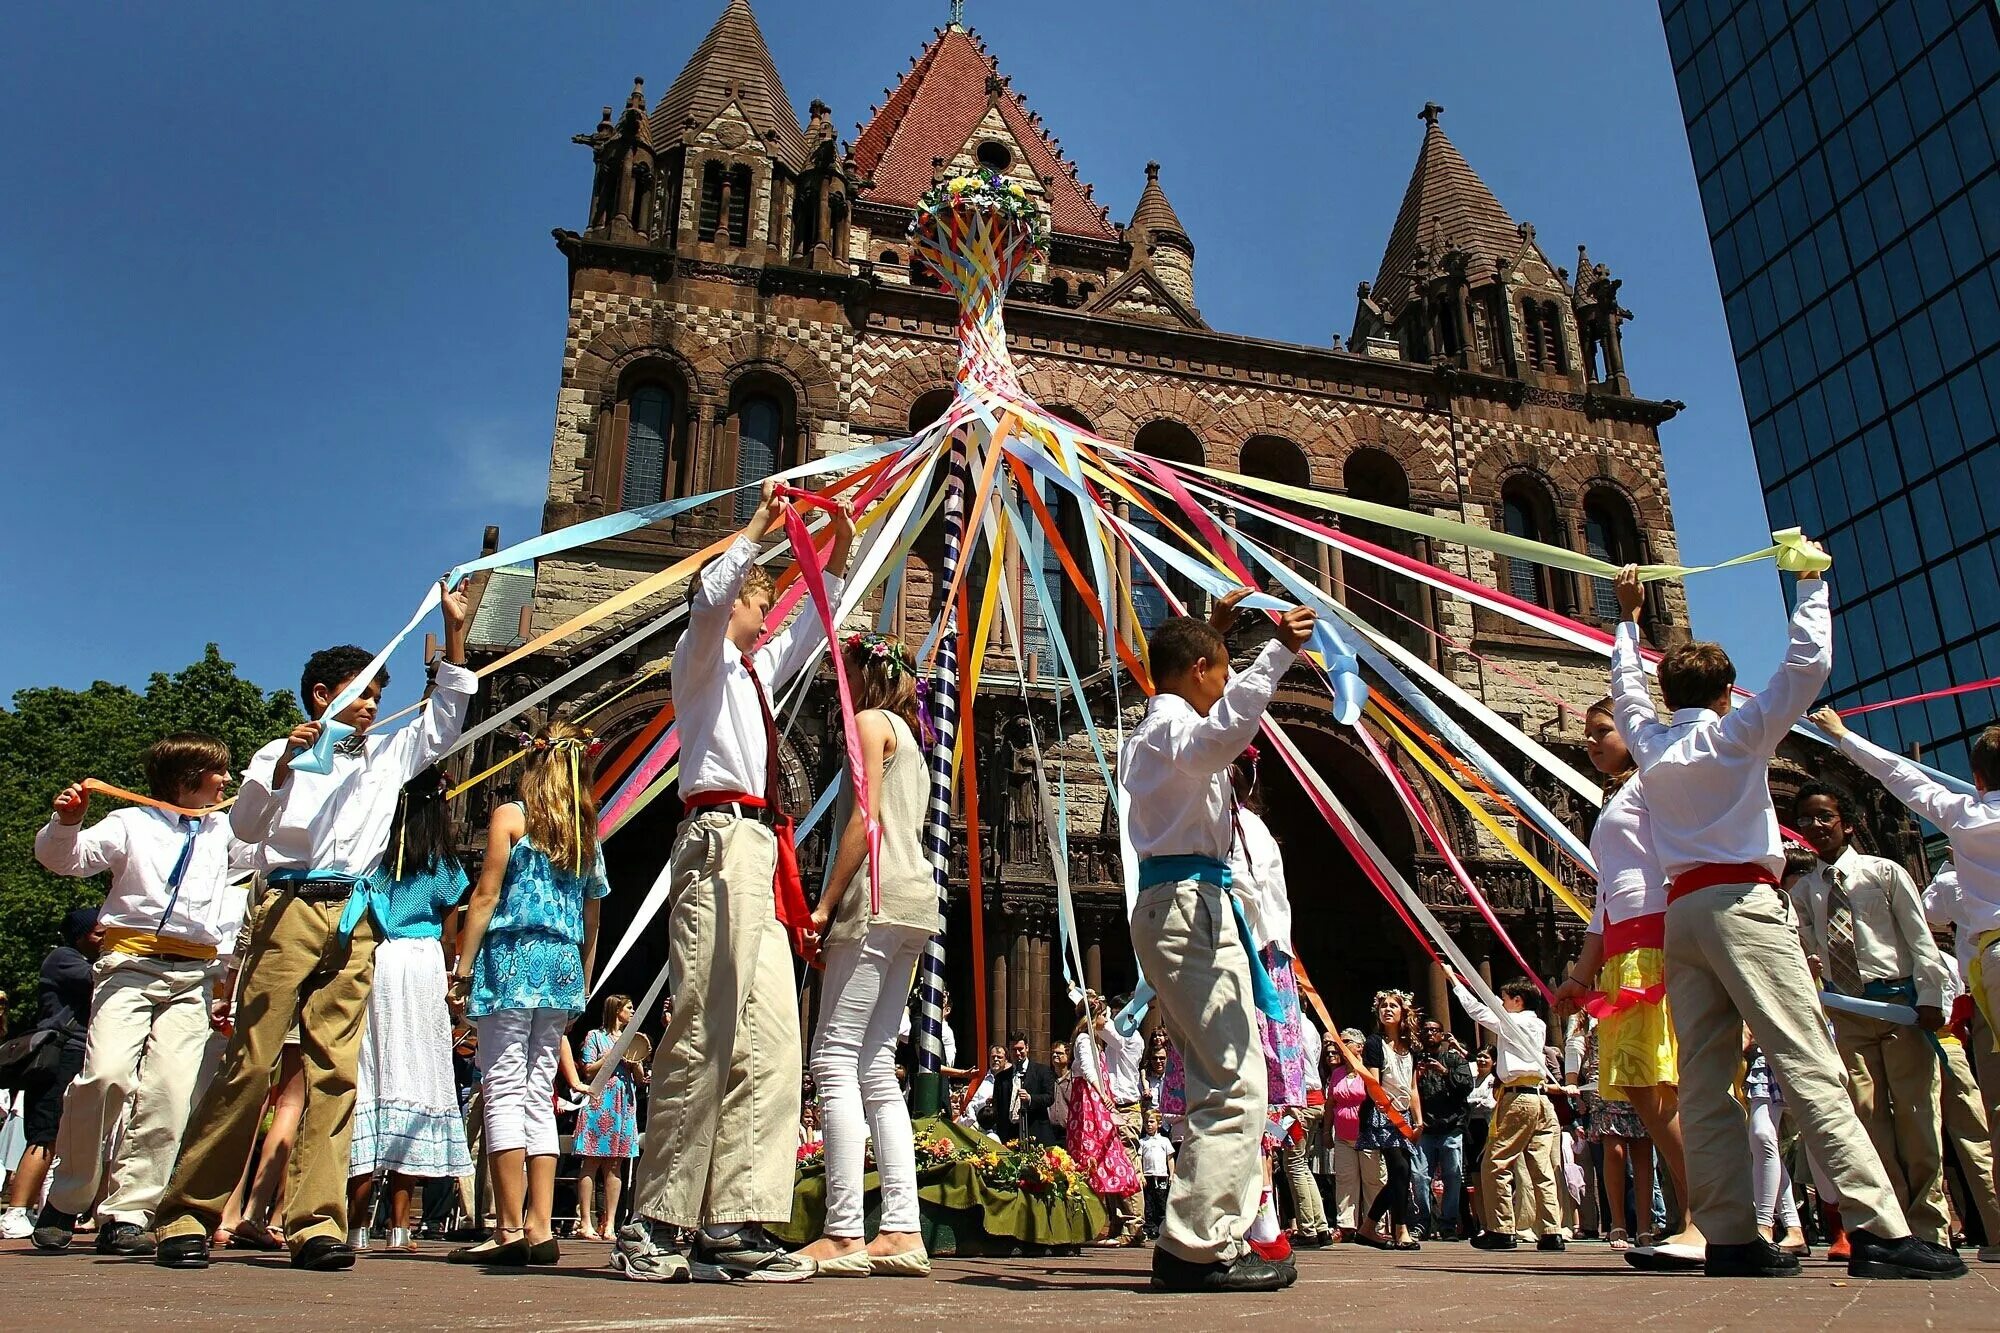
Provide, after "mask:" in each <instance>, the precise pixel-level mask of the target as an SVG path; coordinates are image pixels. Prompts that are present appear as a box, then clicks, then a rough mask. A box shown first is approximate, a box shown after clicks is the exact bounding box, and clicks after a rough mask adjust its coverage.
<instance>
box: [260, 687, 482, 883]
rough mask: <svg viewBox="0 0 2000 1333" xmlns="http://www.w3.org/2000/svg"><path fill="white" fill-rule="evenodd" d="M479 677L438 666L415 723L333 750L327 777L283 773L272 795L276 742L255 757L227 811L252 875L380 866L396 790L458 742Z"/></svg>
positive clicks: (359, 874) (357, 872) (356, 872)
mask: <svg viewBox="0 0 2000 1333" xmlns="http://www.w3.org/2000/svg"><path fill="white" fill-rule="evenodd" d="M478 688H479V677H477V676H475V675H473V674H472V672H470V671H468V670H466V669H465V668H464V667H462V666H456V665H454V664H453V663H450V662H440V663H438V668H437V679H436V680H435V682H434V683H433V686H432V689H431V697H430V698H429V699H428V700H426V701H425V703H424V707H423V711H422V712H421V713H419V714H418V715H417V720H416V721H414V722H412V723H411V724H410V725H409V726H407V727H404V728H403V729H402V730H401V731H396V732H391V733H389V734H388V735H382V736H378V735H373V734H370V735H368V736H366V737H364V738H363V740H362V744H361V752H360V753H359V754H348V753H344V752H343V751H342V750H341V749H340V748H339V747H335V749H334V754H333V767H332V771H331V772H327V773H301V772H299V771H298V770H297V769H290V770H287V773H288V776H287V780H286V782H285V785H284V786H283V787H281V788H278V789H277V790H275V791H273V790H272V788H271V776H272V773H273V772H274V770H275V769H276V768H277V764H278V756H279V755H281V754H283V753H284V752H285V745H286V742H285V741H284V740H283V739H282V738H281V739H279V740H275V741H272V742H271V743H270V744H269V745H266V746H265V747H264V748H263V749H261V750H259V751H257V753H256V755H255V756H254V757H253V758H252V759H251V760H250V767H249V768H248V769H247V770H245V772H244V774H243V787H242V790H240V791H239V792H237V794H236V804H235V805H234V806H232V807H230V811H229V826H230V827H231V828H232V829H234V830H235V831H236V836H237V837H239V838H241V839H242V840H243V841H245V842H248V843H255V844H257V857H256V864H257V868H258V869H259V870H261V871H263V872H265V873H266V874H268V873H270V872H271V871H273V870H326V871H332V872H335V873H338V874H342V875H351V876H353V877H354V878H355V879H361V878H363V877H365V876H366V875H368V874H369V873H370V872H372V871H373V870H374V869H375V868H376V867H377V866H379V865H381V864H382V854H383V853H384V852H385V851H386V850H387V849H388V846H389V833H390V830H391V829H392V828H394V826H395V823H396V801H397V798H398V797H400V796H401V795H402V791H403V784H404V783H406V782H408V781H409V780H410V779H411V778H413V777H415V776H416V775H417V774H419V773H421V772H422V771H423V770H424V769H425V768H427V767H429V766H430V765H431V764H432V763H434V762H436V760H437V758H438V756H439V755H441V754H443V753H444V752H445V751H446V750H448V749H450V748H451V746H452V744H453V742H455V741H457V740H458V733H459V730H460V729H461V728H462V727H463V726H464V725H465V705H466V702H467V701H468V700H470V699H471V698H472V693H473V691H474V690H476V689H478Z"/></svg>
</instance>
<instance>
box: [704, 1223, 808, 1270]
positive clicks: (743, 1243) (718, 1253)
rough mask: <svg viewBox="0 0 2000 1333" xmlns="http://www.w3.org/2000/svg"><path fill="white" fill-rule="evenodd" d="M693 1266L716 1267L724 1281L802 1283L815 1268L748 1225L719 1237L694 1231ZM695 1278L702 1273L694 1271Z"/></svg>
mask: <svg viewBox="0 0 2000 1333" xmlns="http://www.w3.org/2000/svg"><path fill="white" fill-rule="evenodd" d="M696 1265H706V1266H709V1267H712V1268H714V1269H716V1270H718V1271H719V1272H721V1273H722V1274H723V1275H724V1276H723V1277H722V1278H721V1280H722V1281H725V1282H804V1281H805V1280H806V1279H807V1278H810V1277H811V1276H812V1275H813V1273H814V1271H815V1269H816V1267H817V1265H815V1264H814V1263H813V1261H812V1260H810V1259H808V1258H806V1257H805V1256H804V1255H799V1254H794V1253H792V1252H791V1251H790V1250H788V1249H786V1248H785V1247H784V1246H783V1245H781V1244H779V1243H778V1241H776V1240H775V1239H773V1238H772V1237H771V1236H770V1234H769V1233H767V1232H766V1231H765V1230H764V1228H762V1227H760V1226H754V1225H749V1224H746V1225H744V1226H742V1227H739V1228H738V1229H737V1230H736V1231H734V1232H732V1233H731V1234H729V1235H727V1236H724V1237H723V1238H722V1239H720V1240H717V1239H715V1238H714V1237H712V1236H710V1235H709V1234H708V1233H707V1232H706V1231H697V1232H695V1233H694V1254H693V1262H692V1263H691V1264H690V1265H689V1266H690V1267H691V1268H693V1267H695V1266H696ZM695 1277H696V1278H697V1279H701V1274H700V1273H699V1272H698V1271H697V1272H696V1273H695ZM706 1280H709V1281H713V1280H715V1279H712V1278H711V1279H706Z"/></svg>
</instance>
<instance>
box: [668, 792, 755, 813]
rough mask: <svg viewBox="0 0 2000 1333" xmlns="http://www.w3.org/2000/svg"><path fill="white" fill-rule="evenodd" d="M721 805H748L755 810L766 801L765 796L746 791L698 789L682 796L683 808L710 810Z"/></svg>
mask: <svg viewBox="0 0 2000 1333" xmlns="http://www.w3.org/2000/svg"><path fill="white" fill-rule="evenodd" d="M719 805H747V806H749V807H750V808H752V809H753V810H762V809H763V808H764V807H765V805H766V802H765V800H764V798H763V797H761V796H752V795H751V794H750V793H749V792H744V791H698V792H696V793H695V794H694V795H692V796H685V797H682V798H681V809H683V810H709V809H713V808H714V807H716V806H719Z"/></svg>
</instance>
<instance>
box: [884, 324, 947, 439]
mask: <svg viewBox="0 0 2000 1333" xmlns="http://www.w3.org/2000/svg"><path fill="white" fill-rule="evenodd" d="M957 375H958V353H957V351H956V350H947V349H946V348H944V347H943V346H942V345H940V346H939V347H938V348H937V349H935V350H932V351H921V352H918V353H916V354H915V355H912V356H906V357H904V358H903V359H902V360H900V361H898V362H896V364H895V365H894V366H892V367H891V368H890V369H889V371H888V373H887V374H885V375H883V376H882V378H881V379H880V380H878V381H877V382H876V384H875V392H874V393H873V394H872V395H870V397H869V400H868V412H867V421H866V424H867V425H868V426H869V427H870V428H871V429H875V430H889V431H893V432H894V433H895V434H897V435H901V434H902V433H903V432H904V431H906V430H908V429H909V425H910V409H911V408H913V407H915V406H916V405H917V399H919V398H921V397H923V396H924V395H925V394H927V393H929V392H930V391H931V390H933V389H949V388H951V387H952V385H954V384H956V383H957V382H958V380H957Z"/></svg>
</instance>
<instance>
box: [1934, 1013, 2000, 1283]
mask: <svg viewBox="0 0 2000 1333" xmlns="http://www.w3.org/2000/svg"><path fill="white" fill-rule="evenodd" d="M1971 1032H1972V1036H1973V1039H1974V1040H1975V1041H1976V1040H1978V1039H1979V1038H1980V1037H1981V1035H1982V1034H1981V1033H1980V1031H1979V1029H1978V1026H1977V1025H1976V1024H1975V1025H1974V1027H1973V1028H1972V1029H1971ZM1940 1072H1941V1074H1942V1078H1941V1079H1940V1085H1941V1086H1940V1093H1939V1102H1940V1106H1941V1109H1942V1111H1943V1113H1944V1132H1945V1137H1946V1138H1948V1139H1949V1140H1950V1141H1951V1145H1952V1147H1954V1148H1956V1149H1957V1150H1958V1160H1959V1163H1960V1165H1962V1166H1963V1167H1964V1168H1965V1183H1966V1187H1967V1188H1968V1189H1970V1190H1971V1192H1972V1196H1973V1197H1972V1206H1973V1207H1974V1208H1976V1209H1978V1210H1979V1220H1980V1223H1981V1225H1982V1226H1983V1227H1984V1228H1985V1230H1986V1244H1987V1245H1988V1246H1989V1247H1990V1246H1994V1245H2000V1198H1996V1197H1995V1188H1994V1179H1993V1140H1992V1127H1993V1121H1992V1119H1991V1117H1990V1116H1989V1115H1988V1114H1987V1108H1986V1103H1985V1101H1984V1100H1983V1099H1982V1098H1981V1096H1980V1090H1979V1085H1978V1083H1976V1082H1975V1081H1974V1080H1973V1077H1972V1066H1971V1065H1970V1064H1968V1063H1967V1062H1966V1058H1965V1047H1963V1046H1961V1045H1959V1044H1958V1043H1957V1042H1955V1041H1946V1042H1945V1043H1944V1061H1943V1067H1942V1069H1941V1071H1940Z"/></svg>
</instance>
